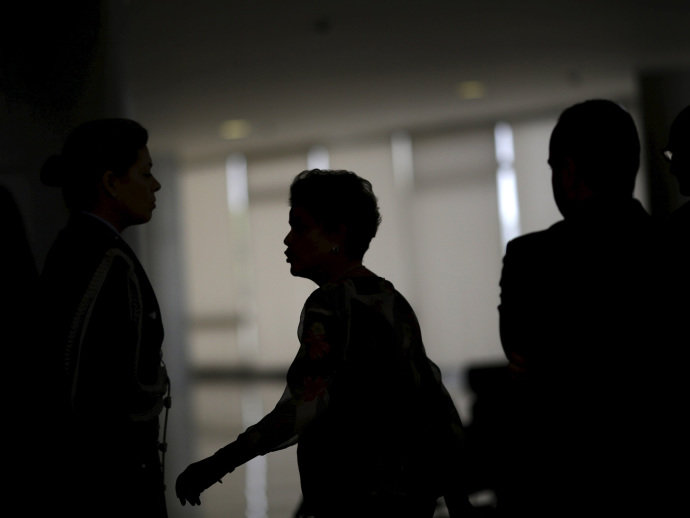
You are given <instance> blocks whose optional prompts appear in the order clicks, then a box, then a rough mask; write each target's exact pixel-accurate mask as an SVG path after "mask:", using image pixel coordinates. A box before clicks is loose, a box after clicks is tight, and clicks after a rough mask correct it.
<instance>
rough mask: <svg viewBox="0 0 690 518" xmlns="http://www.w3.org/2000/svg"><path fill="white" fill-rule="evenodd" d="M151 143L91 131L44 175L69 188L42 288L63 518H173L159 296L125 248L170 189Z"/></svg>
mask: <svg viewBox="0 0 690 518" xmlns="http://www.w3.org/2000/svg"><path fill="white" fill-rule="evenodd" d="M147 141H148V133H147V131H146V130H145V129H144V128H143V127H141V126H140V125H139V124H138V123H136V122H134V121H131V120H128V119H101V120H95V121H92V122H87V123H85V124H83V125H81V126H79V127H77V128H76V129H75V130H74V131H73V132H72V133H71V134H70V135H69V136H68V137H67V140H66V141H65V143H64V146H63V150H62V153H61V154H60V155H58V156H54V157H51V158H50V159H48V160H47V161H46V163H45V165H44V167H43V170H42V172H41V178H42V180H43V181H44V183H46V184H48V185H52V186H59V187H61V189H62V194H63V197H64V200H65V203H66V205H67V207H68V208H69V210H70V217H69V221H68V223H67V225H66V227H65V228H64V229H63V230H62V231H61V232H60V234H59V235H58V237H57V239H56V241H55V242H54V244H53V245H52V247H51V249H50V250H49V252H48V255H47V257H46V261H45V264H44V267H43V270H42V272H41V277H40V283H39V295H40V300H39V303H40V316H41V322H40V337H41V340H40V344H41V346H42V348H43V349H44V354H43V357H44V358H45V369H46V370H45V376H44V383H45V384H46V385H47V387H48V391H49V393H48V394H47V397H48V399H49V401H50V402H51V403H52V405H51V408H52V410H53V412H54V415H53V420H54V422H49V425H48V429H49V430H50V431H49V433H50V435H51V438H52V439H51V441H50V444H46V445H44V447H45V448H46V449H47V453H46V455H48V456H49V457H50V458H51V461H52V462H51V465H50V467H49V471H50V474H51V477H50V478H51V482H50V483H51V485H53V484H55V485H56V486H57V487H56V493H57V495H56V496H55V499H54V501H51V502H50V508H51V509H53V510H56V514H57V515H61V514H62V513H64V514H65V516H79V517H82V516H84V517H85V516H88V517H94V516H99V517H110V516H113V517H115V516H117V517H121V516H147V517H152V518H156V517H159V518H161V517H165V516H166V515H167V513H166V506H165V498H164V485H163V473H162V467H161V458H160V451H159V446H160V444H159V440H160V439H161V436H162V435H163V434H162V433H161V430H160V426H159V415H160V414H161V411H162V410H163V408H164V406H165V405H166V403H168V400H167V398H166V393H167V390H168V378H167V374H166V370H165V367H164V365H163V362H162V352H161V345H162V340H163V326H162V323H161V315H160V311H159V307H158V302H157V300H156V296H155V294H154V291H153V288H152V287H151V284H150V283H149V280H148V278H147V276H146V273H145V272H144V269H143V268H142V266H141V264H140V263H139V261H138V259H137V257H136V255H135V253H134V252H133V251H132V249H131V248H130V247H129V246H128V245H127V243H126V242H125V240H124V239H123V238H122V236H121V232H122V231H123V230H125V229H126V228H129V227H131V226H132V225H139V224H143V223H146V222H147V221H149V220H150V219H151V216H152V213H153V210H154V208H155V202H156V192H157V191H158V190H159V189H160V188H161V186H160V184H159V183H158V181H157V180H156V179H155V178H154V176H153V175H152V173H151V168H152V165H153V164H152V161H151V156H150V154H149V151H148V147H147ZM53 481H55V482H53ZM57 510H59V511H60V512H57Z"/></svg>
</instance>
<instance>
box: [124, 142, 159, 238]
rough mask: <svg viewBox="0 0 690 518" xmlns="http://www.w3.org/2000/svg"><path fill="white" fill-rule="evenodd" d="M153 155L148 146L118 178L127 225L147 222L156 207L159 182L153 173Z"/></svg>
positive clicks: (142, 149)
mask: <svg viewBox="0 0 690 518" xmlns="http://www.w3.org/2000/svg"><path fill="white" fill-rule="evenodd" d="M152 166H153V163H152V162H151V155H150V154H149V150H148V148H147V147H146V146H144V147H143V148H141V149H140V150H139V152H138V154H137V161H136V162H135V163H134V164H133V165H132V166H131V167H130V168H129V169H128V170H127V173H125V174H124V175H123V176H120V177H118V178H117V201H118V204H119V207H120V210H121V217H122V220H123V222H124V223H125V225H126V226H129V225H138V224H141V223H146V222H147V221H149V220H150V219H151V216H152V214H153V209H155V208H156V195H155V193H156V191H158V190H160V188H161V184H160V183H158V180H156V179H155V178H154V176H153V174H151V167H152Z"/></svg>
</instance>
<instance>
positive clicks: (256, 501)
mask: <svg viewBox="0 0 690 518" xmlns="http://www.w3.org/2000/svg"><path fill="white" fill-rule="evenodd" d="M445 381H446V386H447V388H448V390H449V392H450V393H451V395H452V396H453V398H454V400H455V402H456V405H457V407H458V410H459V411H460V412H461V415H463V416H465V415H468V414H467V412H468V411H469V400H468V396H467V394H466V393H465V391H464V390H463V387H462V386H461V383H460V382H459V380H458V379H455V378H450V379H446V380H445ZM283 389H284V384H283V381H281V380H278V379H276V380H256V381H237V380H235V381H227V382H223V381H218V380H214V381H209V382H197V384H196V387H195V389H194V391H193V394H194V396H193V408H194V409H195V419H196V424H195V428H196V436H197V444H196V448H195V458H201V457H205V456H207V455H210V454H212V453H213V452H215V451H216V450H218V449H219V448H221V447H222V446H224V445H225V444H227V443H228V442H230V441H231V440H233V439H234V438H235V437H237V435H238V434H239V433H241V432H242V431H243V430H244V429H245V428H246V427H247V426H249V425H251V424H253V423H255V422H257V421H258V420H259V419H260V418H261V417H263V415H265V414H266V413H268V412H269V411H270V410H271V409H272V408H273V407H274V406H275V403H276V402H277V401H278V399H279V398H280V396H281V395H282V392H283ZM299 501H300V487H299V473H298V471H297V459H296V448H295V447H294V446H293V447H290V448H287V449H285V450H281V451H278V452H273V453H271V454H269V455H267V456H265V457H259V458H256V459H254V460H252V461H251V462H249V463H247V464H246V465H244V466H241V467H239V468H238V469H237V470H235V471H234V472H233V473H231V474H229V475H226V476H225V477H224V478H223V483H222V484H216V485H214V486H212V487H211V488H210V489H208V490H207V491H206V492H205V493H204V494H203V495H202V506H201V508H197V511H198V512H197V513H195V515H196V516H203V518H240V517H244V518H292V517H293V515H294V512H295V510H296V509H297V507H298V505H299ZM444 513H445V509H444V508H443V507H442V506H440V507H439V510H438V512H437V513H436V516H438V517H442V516H444V515H445V514H444Z"/></svg>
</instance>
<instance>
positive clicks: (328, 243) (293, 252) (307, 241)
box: [283, 207, 339, 283]
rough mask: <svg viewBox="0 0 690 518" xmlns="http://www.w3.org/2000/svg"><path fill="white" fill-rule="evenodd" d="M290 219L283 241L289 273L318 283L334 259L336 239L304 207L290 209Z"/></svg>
mask: <svg viewBox="0 0 690 518" xmlns="http://www.w3.org/2000/svg"><path fill="white" fill-rule="evenodd" d="M289 223H290V232H289V233H288V235H287V236H285V239H284V240H283V243H285V245H286V246H287V249H286V250H285V255H286V257H287V259H286V260H287V262H288V263H290V273H291V274H292V275H294V276H296V277H305V278H307V279H311V280H313V281H315V282H317V283H318V282H319V280H320V279H321V277H322V276H323V273H324V270H325V267H326V266H327V265H328V264H329V263H330V262H331V261H332V259H333V253H332V250H333V247H334V246H338V245H339V243H336V242H334V238H333V236H332V235H331V234H330V233H328V232H326V231H325V230H324V228H323V225H321V224H319V223H317V222H316V220H315V219H314V218H313V217H312V215H311V214H310V213H309V212H308V211H307V210H306V209H304V208H303V207H293V208H292V209H290V220H289Z"/></svg>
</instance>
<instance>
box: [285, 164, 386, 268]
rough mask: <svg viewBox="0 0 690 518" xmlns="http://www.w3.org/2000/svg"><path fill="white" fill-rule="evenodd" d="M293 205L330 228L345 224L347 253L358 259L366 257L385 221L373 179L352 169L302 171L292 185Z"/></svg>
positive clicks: (291, 196)
mask: <svg viewBox="0 0 690 518" xmlns="http://www.w3.org/2000/svg"><path fill="white" fill-rule="evenodd" d="M290 206H291V207H302V208H304V209H305V210H306V211H307V212H309V214H310V215H311V216H312V217H313V218H314V219H315V220H316V221H317V222H318V223H320V224H322V225H324V228H325V229H326V230H336V229H337V228H338V227H339V226H340V225H344V226H345V228H346V237H345V250H344V252H345V254H347V255H348V256H349V257H352V258H354V259H361V258H362V257H363V256H364V253H365V252H366V251H367V250H368V248H369V243H370V242H371V240H372V239H373V238H374V236H375V235H376V231H377V230H378V226H379V224H380V223H381V214H380V213H379V207H378V201H377V199H376V196H375V195H374V191H373V189H372V187H371V182H369V181H368V180H365V179H364V178H361V177H360V176H358V175H357V174H355V173H353V172H352V171H344V170H322V169H311V170H307V171H302V172H301V173H299V174H298V175H297V176H296V177H295V178H294V180H293V181H292V185H291V186H290Z"/></svg>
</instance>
